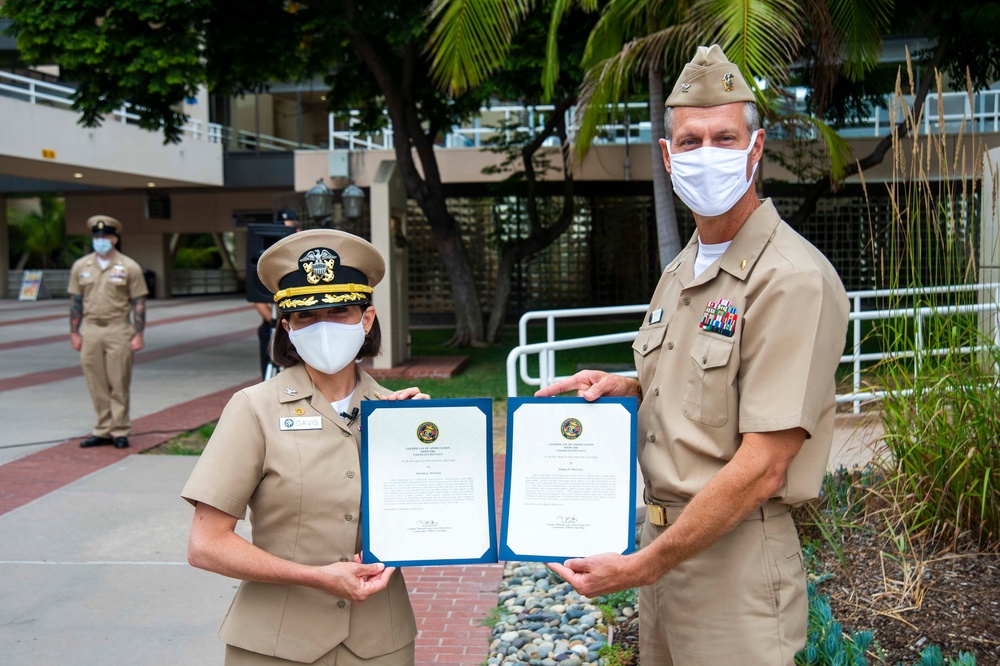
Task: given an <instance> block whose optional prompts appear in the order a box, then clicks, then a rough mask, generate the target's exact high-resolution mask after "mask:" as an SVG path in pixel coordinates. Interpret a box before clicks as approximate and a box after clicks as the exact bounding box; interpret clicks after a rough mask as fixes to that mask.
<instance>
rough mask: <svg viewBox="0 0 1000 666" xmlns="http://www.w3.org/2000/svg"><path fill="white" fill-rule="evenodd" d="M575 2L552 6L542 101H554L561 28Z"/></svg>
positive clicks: (564, 0)
mask: <svg viewBox="0 0 1000 666" xmlns="http://www.w3.org/2000/svg"><path fill="white" fill-rule="evenodd" d="M573 2H574V0H555V2H553V4H552V20H551V21H550V23H549V35H548V39H547V40H546V44H545V66H544V67H543V68H542V100H543V101H545V102H548V101H549V100H551V99H552V93H553V91H554V90H555V87H556V82H557V81H558V80H559V26H560V25H561V24H562V21H563V17H565V16H566V13H567V12H568V11H569V9H570V7H571V6H572V5H573Z"/></svg>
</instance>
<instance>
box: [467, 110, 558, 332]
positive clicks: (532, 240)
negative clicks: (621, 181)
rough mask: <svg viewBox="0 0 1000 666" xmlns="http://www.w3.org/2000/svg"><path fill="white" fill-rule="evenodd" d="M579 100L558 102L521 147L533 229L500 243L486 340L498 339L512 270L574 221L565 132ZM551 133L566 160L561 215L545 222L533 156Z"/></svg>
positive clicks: (508, 297)
mask: <svg viewBox="0 0 1000 666" xmlns="http://www.w3.org/2000/svg"><path fill="white" fill-rule="evenodd" d="M575 102H576V100H575V98H573V99H564V100H562V101H561V102H560V103H558V104H556V105H555V108H554V109H553V111H552V113H551V114H550V115H549V119H548V121H547V122H546V123H545V127H544V129H543V130H542V131H541V132H539V133H538V134H536V135H535V136H534V137H533V138H532V139H531V141H529V142H528V143H527V144H525V146H524V147H523V148H522V149H521V162H522V164H523V166H524V180H525V184H526V186H527V192H526V194H525V209H526V210H527V214H528V223H529V228H530V230H531V231H530V232H529V234H528V236H527V237H525V238H519V239H518V240H516V241H514V242H512V243H508V244H507V245H506V246H501V247H500V261H499V265H498V266H497V280H496V291H495V292H494V295H493V308H492V310H491V311H490V317H489V321H488V322H487V326H486V340H487V342H496V341H497V339H498V337H499V334H500V329H501V328H502V327H503V324H504V321H505V319H506V316H507V306H508V305H509V303H510V292H511V281H512V280H511V273H512V272H513V270H514V267H515V266H517V264H518V262H520V261H522V260H524V259H528V258H530V257H533V256H535V255H536V254H538V253H539V252H541V251H542V250H544V249H545V248H547V247H548V246H549V245H551V244H552V243H553V242H554V241H555V240H556V239H557V238H559V236H560V235H562V233H563V232H564V231H566V229H568V228H569V226H570V224H572V222H573V214H574V211H575V202H574V201H573V171H572V161H571V150H572V149H571V147H570V145H569V138H568V137H567V136H566V110H567V109H568V108H569V107H570V106H572V105H573V104H574V103H575ZM550 136H558V137H559V144H560V146H561V152H562V163H563V206H562V210H561V211H560V213H559V217H558V218H557V219H556V220H555V222H553V223H552V224H550V225H548V226H545V225H544V224H543V222H542V219H541V214H540V213H539V211H538V198H537V197H538V175H537V174H536V172H535V166H534V156H535V153H537V152H538V151H539V150H541V149H542V145H543V144H544V143H545V140H546V139H547V138H548V137H550Z"/></svg>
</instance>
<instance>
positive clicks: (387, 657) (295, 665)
mask: <svg viewBox="0 0 1000 666" xmlns="http://www.w3.org/2000/svg"><path fill="white" fill-rule="evenodd" d="M361 603H364V602H361ZM414 655H415V653H414V644H413V643H410V644H409V645H406V646H404V647H402V648H400V649H398V650H396V651H395V652H390V653H389V654H383V655H381V656H378V657H372V658H371V659H362V658H361V657H359V656H358V655H356V654H354V653H353V652H351V651H350V650H349V649H348V648H347V646H346V645H344V644H343V643H341V644H340V645H338V646H337V647H335V648H333V649H332V650H330V651H329V652H327V653H326V654H324V655H323V656H322V657H320V658H319V659H317V660H316V661H314V662H312V663H313V666H361V665H362V664H363V665H364V666H413V661H414V658H415V656H414ZM226 666H301V664H300V663H299V662H297V661H289V660H287V659H281V658H279V657H272V656H269V655H266V654H260V653H259V652H251V651H250V650H244V649H243V648H238V647H234V646H232V645H227V646H226Z"/></svg>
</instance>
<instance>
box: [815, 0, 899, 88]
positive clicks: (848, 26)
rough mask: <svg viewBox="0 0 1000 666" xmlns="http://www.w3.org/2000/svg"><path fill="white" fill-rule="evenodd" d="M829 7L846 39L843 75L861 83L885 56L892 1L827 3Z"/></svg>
mask: <svg viewBox="0 0 1000 666" xmlns="http://www.w3.org/2000/svg"><path fill="white" fill-rule="evenodd" d="M826 5H827V8H828V10H829V12H830V18H831V19H832V21H833V25H834V27H835V28H836V30H837V32H838V33H839V34H840V35H841V36H842V39H843V45H844V53H843V58H844V73H845V74H846V75H847V76H848V78H850V79H851V80H852V81H858V80H860V79H861V78H862V77H863V76H864V75H865V74H866V73H868V72H870V71H871V70H872V69H874V68H875V66H876V65H877V64H878V61H879V58H880V57H881V55H882V35H884V34H885V33H886V32H888V30H889V22H890V20H891V18H892V10H893V0H879V1H873V0H827V2H826Z"/></svg>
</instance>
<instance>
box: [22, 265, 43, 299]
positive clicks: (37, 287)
mask: <svg viewBox="0 0 1000 666" xmlns="http://www.w3.org/2000/svg"><path fill="white" fill-rule="evenodd" d="M41 291H42V271H24V277H23V278H21V293H20V294H19V295H18V297H17V300H19V301H35V300H38V295H39V293H40V292H41Z"/></svg>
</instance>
